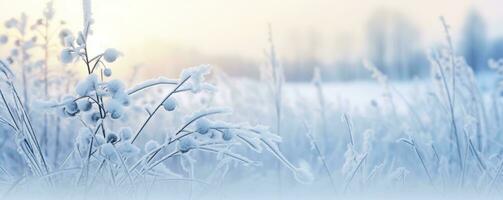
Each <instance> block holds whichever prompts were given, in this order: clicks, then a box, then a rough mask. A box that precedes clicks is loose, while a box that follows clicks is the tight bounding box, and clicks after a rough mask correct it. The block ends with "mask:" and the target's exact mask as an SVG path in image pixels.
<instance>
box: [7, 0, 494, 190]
mask: <svg viewBox="0 0 503 200" xmlns="http://www.w3.org/2000/svg"><path fill="white" fill-rule="evenodd" d="M83 8H84V9H83V10H84V24H83V28H82V30H81V31H79V32H77V33H76V34H74V33H73V31H70V30H68V29H65V28H64V24H63V25H61V24H60V25H57V26H56V25H50V24H51V23H54V21H55V20H54V10H53V9H52V6H51V4H50V3H49V4H48V6H47V8H46V9H45V11H44V17H43V18H42V19H40V20H37V21H36V22H34V24H33V25H31V26H29V25H28V24H29V23H31V22H30V20H29V18H28V17H27V16H26V15H22V16H21V17H20V18H13V19H11V20H8V21H7V22H6V23H5V35H2V36H0V42H1V43H2V46H1V48H7V49H8V48H12V50H11V51H9V54H8V55H2V56H1V57H2V60H1V61H0V72H1V73H0V75H1V79H0V80H1V81H0V97H1V101H0V110H1V113H0V124H1V125H0V130H1V131H0V134H1V135H0V195H1V196H0V197H2V198H6V199H19V198H24V199H33V198H37V199H42V198H45V197H46V198H47V199H55V198H56V199H57V198H61V199H68V198H72V199H160V198H172V199H185V198H187V199H251V198H254V199H256V198H259V199H290V198H296V199H323V198H326V199H335V198H348V199H350V198H356V199H368V198H377V197H380V198H383V199H384V198H391V199H393V198H396V199H402V198H404V196H405V197H407V198H414V197H431V198H438V199H441V198H448V197H450V198H458V197H460V196H461V197H464V198H470V197H478V198H489V197H494V196H498V195H500V194H501V189H502V186H503V184H502V183H501V177H500V176H501V173H503V157H502V156H501V152H502V151H501V150H502V147H503V142H501V139H502V138H501V136H500V133H501V132H502V131H503V127H501V124H502V122H503V120H502V119H501V112H502V110H501V105H502V102H501V92H502V91H501V89H502V87H501V83H500V82H499V81H500V79H501V80H503V79H502V78H503V61H501V60H491V61H490V62H489V65H490V67H491V69H492V70H494V72H493V73H492V74H491V75H488V76H481V78H479V79H477V78H476V77H475V75H474V74H473V72H472V71H471V68H470V67H469V66H467V65H466V64H465V62H464V61H463V59H462V58H460V57H457V56H456V54H455V52H454V50H453V47H452V44H451V43H450V37H449V33H448V28H446V30H445V31H446V35H447V41H448V42H447V45H446V48H445V49H438V50H436V51H433V52H432V53H431V57H430V59H431V77H430V78H429V79H424V80H415V81H409V82H406V83H397V82H393V81H389V80H388V78H387V77H386V75H385V74H383V73H381V72H380V71H379V70H378V68H377V67H375V66H373V65H372V63H369V62H363V63H362V65H364V66H365V67H366V68H367V69H368V70H369V74H370V75H371V76H372V77H373V78H374V80H375V82H371V83H369V82H366V83H358V84H355V83H352V84H350V85H345V86H341V85H342V84H338V83H324V82H323V79H322V74H323V72H321V71H319V70H317V71H315V73H314V77H313V81H312V83H303V84H291V83H286V82H285V81H284V77H283V70H282V67H281V64H280V61H279V60H278V57H277V55H276V52H275V48H274V43H273V39H272V31H271V32H270V33H269V36H270V47H269V50H268V52H267V56H268V57H267V59H268V60H267V61H268V62H267V63H268V65H267V66H265V67H263V70H262V72H263V73H262V75H263V76H262V77H261V80H246V79H236V78H232V77H228V76H227V75H226V74H224V73H221V72H216V73H212V72H211V69H212V68H211V66H209V65H201V66H196V67H190V68H186V69H185V70H184V71H183V72H182V73H180V75H179V76H178V77H173V78H167V77H159V78H155V79H151V80H145V81H142V82H138V83H129V82H125V81H123V80H120V79H117V78H115V77H114V73H113V72H114V68H115V67H116V66H114V63H115V61H116V60H118V59H121V57H122V56H127V55H123V54H122V53H121V52H120V50H117V49H114V48H108V49H106V50H104V51H102V52H100V53H98V54H96V55H94V54H90V52H96V51H97V50H95V49H93V47H92V46H90V45H88V44H89V43H88V41H89V39H91V38H92V37H93V34H92V31H93V26H92V25H93V23H94V19H93V18H92V13H91V2H90V1H89V0H83ZM442 22H443V23H444V25H445V22H444V21H442ZM445 27H448V26H447V25H445ZM50 32H57V33H59V34H57V35H56V36H55V37H54V38H56V39H57V41H54V40H49V38H52V36H49V35H48V33H50ZM35 36H38V37H35ZM40 36H42V38H45V39H42V40H40V39H37V38H39V37H40ZM27 38H29V39H27ZM54 49H56V50H57V52H58V53H54ZM37 51H41V52H42V54H41V53H40V52H38V53H37ZM56 60H57V61H58V62H55V61H56ZM53 63H54V64H53ZM79 68H80V69H83V70H81V71H84V72H85V73H83V74H82V73H79V72H78V70H76V69H79ZM488 77H491V80H493V78H492V77H495V78H494V82H491V81H488ZM481 81H482V82H483V84H480V82H481ZM488 83H489V84H488Z"/></svg>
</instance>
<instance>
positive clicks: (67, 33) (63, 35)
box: [58, 29, 73, 46]
mask: <svg viewBox="0 0 503 200" xmlns="http://www.w3.org/2000/svg"><path fill="white" fill-rule="evenodd" d="M68 36H71V37H72V38H73V35H72V32H71V31H70V30H68V29H63V30H61V31H60V32H59V34H58V37H59V41H60V42H61V45H63V46H66V44H67V43H66V38H67V37H68ZM72 42H73V41H72Z"/></svg>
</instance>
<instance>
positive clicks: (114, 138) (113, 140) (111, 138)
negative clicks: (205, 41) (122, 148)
mask: <svg viewBox="0 0 503 200" xmlns="http://www.w3.org/2000/svg"><path fill="white" fill-rule="evenodd" d="M106 140H107V142H108V143H112V144H113V143H116V142H117V141H119V136H118V135H117V133H115V132H109V133H108V134H107V138H106Z"/></svg>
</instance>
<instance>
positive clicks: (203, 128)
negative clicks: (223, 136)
mask: <svg viewBox="0 0 503 200" xmlns="http://www.w3.org/2000/svg"><path fill="white" fill-rule="evenodd" d="M210 128H211V122H210V120H207V119H206V118H201V119H199V120H197V121H196V131H197V132H198V133H200V134H201V135H204V134H206V133H208V131H209V130H210Z"/></svg>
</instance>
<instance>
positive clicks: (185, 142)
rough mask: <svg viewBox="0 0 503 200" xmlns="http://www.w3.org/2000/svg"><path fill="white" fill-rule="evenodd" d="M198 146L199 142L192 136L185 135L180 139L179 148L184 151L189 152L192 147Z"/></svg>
mask: <svg viewBox="0 0 503 200" xmlns="http://www.w3.org/2000/svg"><path fill="white" fill-rule="evenodd" d="M194 148H197V142H196V141H195V140H194V138H192V137H184V138H182V139H180V140H178V149H179V150H180V152H182V153H187V152H189V151H190V150H191V149H194Z"/></svg>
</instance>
